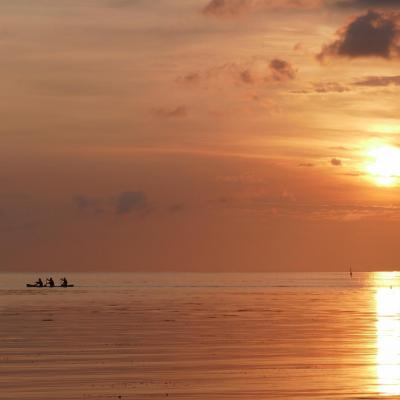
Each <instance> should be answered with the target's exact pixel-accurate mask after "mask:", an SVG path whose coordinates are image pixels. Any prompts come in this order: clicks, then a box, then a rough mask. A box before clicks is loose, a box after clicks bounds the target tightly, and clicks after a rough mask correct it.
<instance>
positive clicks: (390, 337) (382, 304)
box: [376, 287, 400, 396]
mask: <svg viewBox="0 0 400 400" xmlns="http://www.w3.org/2000/svg"><path fill="white" fill-rule="evenodd" d="M376 315H377V320H376V335H377V342H376V345H377V354H376V374H377V380H378V390H379V392H380V393H381V394H384V395H390V396H397V395H400V288H398V287H393V288H392V287H383V288H379V289H378V290H377V292H376Z"/></svg>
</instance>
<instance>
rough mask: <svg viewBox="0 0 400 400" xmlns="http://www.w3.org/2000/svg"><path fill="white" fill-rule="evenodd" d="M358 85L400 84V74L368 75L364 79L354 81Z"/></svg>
mask: <svg viewBox="0 0 400 400" xmlns="http://www.w3.org/2000/svg"><path fill="white" fill-rule="evenodd" d="M354 85H356V86H371V87H376V86H390V85H393V86H400V75H394V76H368V77H366V78H364V79H361V80H359V81H356V82H354Z"/></svg>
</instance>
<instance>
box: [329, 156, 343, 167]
mask: <svg viewBox="0 0 400 400" xmlns="http://www.w3.org/2000/svg"><path fill="white" fill-rule="evenodd" d="M331 164H332V165H333V166H334V167H340V166H341V165H342V160H339V159H338V158H332V159H331Z"/></svg>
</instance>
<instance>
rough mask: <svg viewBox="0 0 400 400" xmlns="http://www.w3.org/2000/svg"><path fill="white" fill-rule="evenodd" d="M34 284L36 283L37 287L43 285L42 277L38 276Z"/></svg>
mask: <svg viewBox="0 0 400 400" xmlns="http://www.w3.org/2000/svg"><path fill="white" fill-rule="evenodd" d="M35 285H36V286H37V287H43V281H42V278H39V279H38V280H37V282H35Z"/></svg>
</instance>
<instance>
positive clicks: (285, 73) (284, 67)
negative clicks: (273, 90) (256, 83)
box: [269, 58, 296, 82]
mask: <svg viewBox="0 0 400 400" xmlns="http://www.w3.org/2000/svg"><path fill="white" fill-rule="evenodd" d="M269 68H270V71H271V79H272V80H275V81H279V82H282V81H288V80H292V79H295V77H296V70H295V69H294V68H293V66H292V64H290V63H289V62H287V61H285V60H281V59H279V58H275V59H273V60H272V61H271V62H270V63H269Z"/></svg>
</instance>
